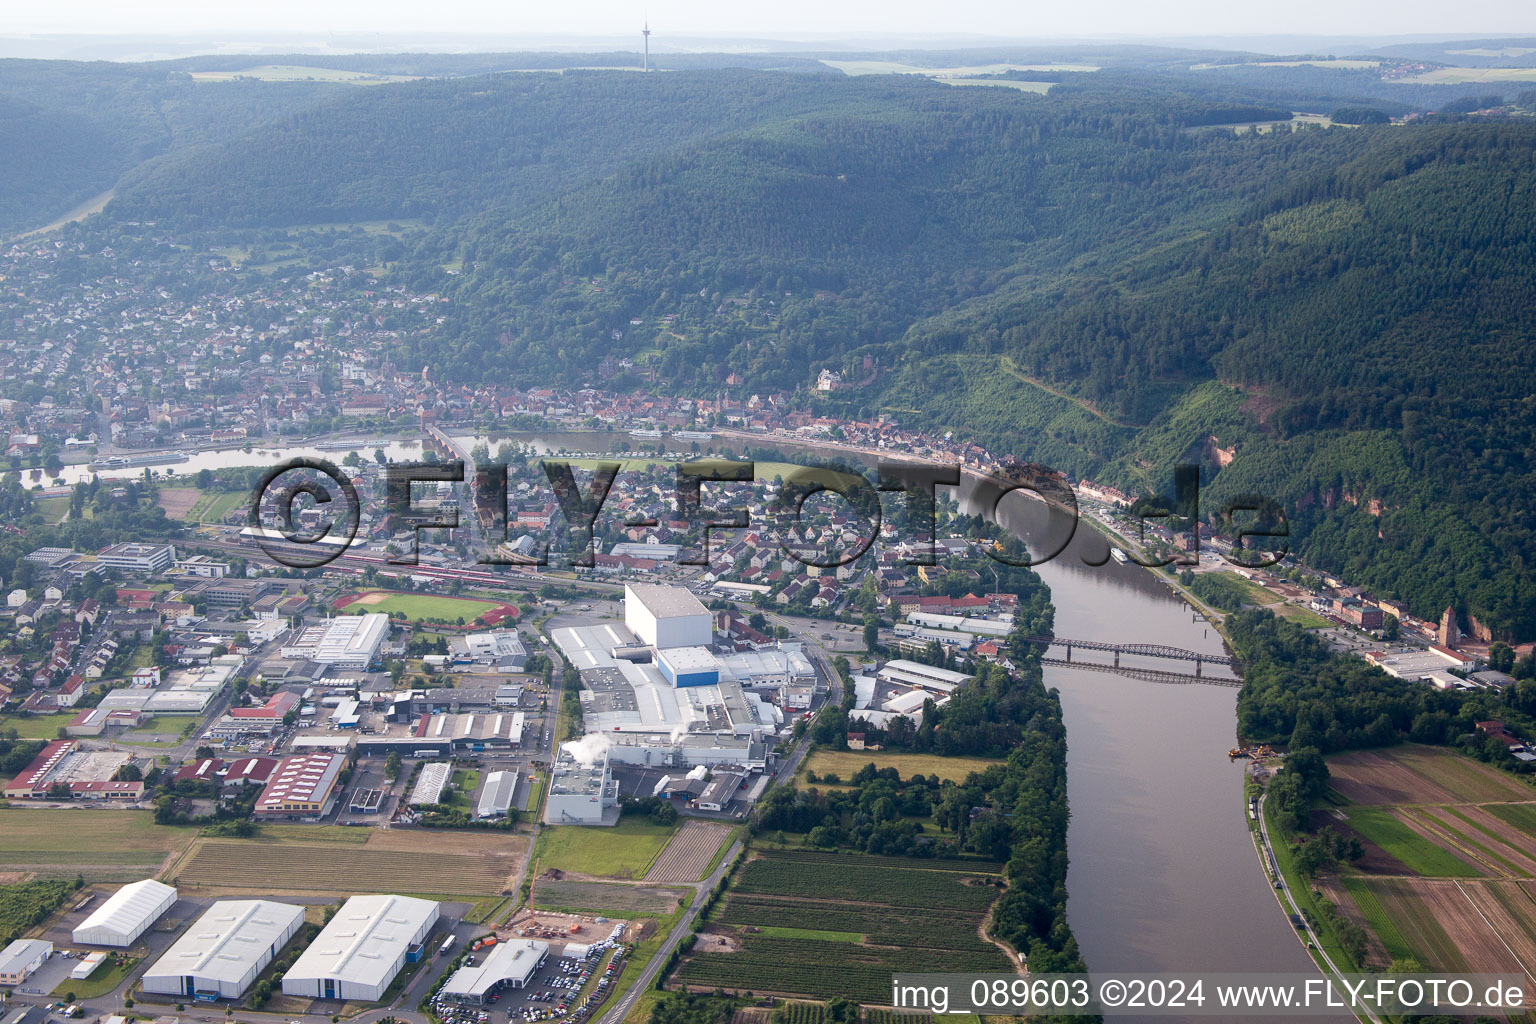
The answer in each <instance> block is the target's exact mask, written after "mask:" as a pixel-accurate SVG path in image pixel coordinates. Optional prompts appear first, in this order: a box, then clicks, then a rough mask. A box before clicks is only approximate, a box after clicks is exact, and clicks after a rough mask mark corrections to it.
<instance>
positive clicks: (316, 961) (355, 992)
mask: <svg viewBox="0 0 1536 1024" xmlns="http://www.w3.org/2000/svg"><path fill="white" fill-rule="evenodd" d="M437 918H438V905H437V904H436V903H433V902H432V901H431V900H419V899H414V898H412V897H410V896H353V897H352V898H351V899H349V900H347V902H346V905H345V906H343V907H342V908H341V909H340V910H338V911H337V912H336V916H335V917H333V918H331V923H330V924H328V925H326V926H325V929H324V930H323V931H322V932H321V933H320V934H319V935H318V936H317V937H316V938H315V941H314V942H312V943H310V945H309V948H308V949H306V950H305V951H304V952H303V953H302V954H300V956H299V958H298V959H297V960H296V961H294V964H293V966H292V967H291V968H289V970H288V973H287V974H285V975H283V994H284V995H289V996H306V997H308V998H310V999H342V1000H345V999H355V1000H358V1001H360V1002H365V1003H374V1002H378V1001H379V999H381V998H382V997H383V995H384V991H385V990H386V989H387V988H389V984H390V982H392V981H394V980H395V975H397V974H399V973H400V968H402V967H404V966H405V963H406V958H407V956H408V955H410V954H412V952H413V951H417V947H419V946H420V945H421V944H422V942H423V941H424V940H425V939H426V937H427V936H428V935H430V934H431V932H432V927H433V925H435V924H437Z"/></svg>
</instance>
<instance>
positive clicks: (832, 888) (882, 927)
mask: <svg viewBox="0 0 1536 1024" xmlns="http://www.w3.org/2000/svg"><path fill="white" fill-rule="evenodd" d="M1000 867H1001V866H1000V865H996V864H979V865H978V864H969V863H966V862H963V861H924V860H919V859H913V860H906V859H902V858H891V857H863V856H860V855H857V854H852V855H844V856H828V855H824V854H800V853H777V852H775V853H767V854H761V855H759V856H757V857H755V858H754V859H752V860H750V861H748V862H747V863H746V864H745V865H743V866H742V868H741V869H740V873H739V875H738V876H737V878H736V881H735V882H734V883H733V884H732V886H731V889H730V892H729V893H728V894H727V896H726V898H725V900H724V901H723V902H722V903H721V904H720V906H718V907H717V908H716V911H715V913H714V915H713V918H712V920H711V923H710V926H709V929H708V932H707V933H706V935H705V937H704V938H703V939H702V940H701V945H700V946H699V947H696V948H697V949H699V950H701V951H700V952H696V953H694V955H693V956H691V957H690V958H689V959H688V960H686V961H685V962H684V963H683V965H682V966H681V967H680V968H679V969H678V971H677V973H676V974H675V975H674V976H673V980H674V981H675V982H677V983H678V984H681V985H688V986H697V987H700V988H714V987H716V986H719V987H722V988H726V989H737V990H740V991H746V990H748V989H750V990H752V991H755V992H773V993H781V994H788V995H799V996H808V997H811V998H820V999H831V998H837V997H839V996H842V997H847V998H850V999H854V1000H857V1001H860V1002H866V1003H877V1004H878V1003H884V1002H886V1001H887V1000H888V998H889V994H890V979H891V974H892V972H896V971H912V970H924V971H996V972H1007V971H1009V970H1011V969H1013V967H1014V965H1013V964H1012V963H1011V961H1010V959H1009V957H1008V956H1007V955H1006V954H1005V953H1004V952H1003V951H1002V950H1001V949H1000V948H999V947H998V946H996V945H994V944H992V943H991V942H989V941H987V940H986V939H984V938H982V936H981V934H980V928H981V923H982V920H983V918H984V917H985V915H986V913H987V910H988V908H989V907H990V906H991V905H992V903H993V902H994V901H995V900H996V899H997V896H998V893H999V892H1000V889H999V888H998V886H999V885H1000V884H1001V879H1000V878H999V877H998V876H997V875H995V874H991V873H990V872H989V871H986V870H981V869H990V870H992V871H995V870H998V869H1000ZM828 964H836V965H837V969H836V970H835V971H829V970H827V965H828Z"/></svg>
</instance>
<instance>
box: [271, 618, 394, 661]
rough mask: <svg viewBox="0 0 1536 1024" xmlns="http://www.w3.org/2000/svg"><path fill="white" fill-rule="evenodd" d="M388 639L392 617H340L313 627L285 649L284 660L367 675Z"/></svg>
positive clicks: (283, 651)
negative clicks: (351, 670)
mask: <svg viewBox="0 0 1536 1024" xmlns="http://www.w3.org/2000/svg"><path fill="white" fill-rule="evenodd" d="M388 636H389V616H388V615H380V614H379V613H377V612H369V613H368V614H366V615H340V616H337V617H336V618H334V619H327V620H326V621H325V622H321V623H317V624H316V625H313V626H310V627H308V628H307V629H305V630H304V632H302V633H300V634H299V636H298V638H297V639H295V640H294V641H293V642H292V643H290V644H287V645H286V646H284V647H283V649H282V652H281V653H282V656H283V657H284V658H290V659H293V660H295V661H312V662H314V663H315V664H317V665H325V666H327V667H329V668H334V669H343V670H346V669H356V670H363V671H366V670H367V669H368V668H369V667H370V666H372V665H373V664H374V662H376V661H378V659H379V651H380V650H381V649H382V648H383V646H384V640H385V638H386V637H388Z"/></svg>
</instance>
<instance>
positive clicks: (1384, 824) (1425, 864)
mask: <svg viewBox="0 0 1536 1024" xmlns="http://www.w3.org/2000/svg"><path fill="white" fill-rule="evenodd" d="M1344 814H1345V816H1346V818H1347V821H1348V824H1349V827H1350V828H1352V829H1354V830H1355V831H1356V832H1358V833H1359V834H1360V837H1361V838H1362V839H1365V840H1366V841H1368V842H1371V843H1374V844H1375V845H1376V846H1378V847H1380V848H1381V850H1382V851H1383V852H1384V853H1386V854H1387V855H1388V856H1390V857H1392V858H1394V859H1395V860H1397V861H1398V862H1399V863H1400V864H1402V865H1403V867H1404V868H1406V869H1407V870H1409V871H1411V872H1413V873H1414V874H1416V875H1428V876H1444V877H1459V878H1471V877H1475V876H1477V875H1478V874H1480V872H1479V871H1478V870H1477V869H1476V868H1474V867H1472V866H1471V865H1470V864H1468V863H1466V861H1464V860H1462V859H1461V858H1460V857H1458V856H1456V855H1455V854H1454V853H1452V852H1450V851H1449V850H1445V849H1442V848H1441V847H1439V846H1436V845H1434V844H1433V843H1431V842H1426V841H1425V839H1424V836H1423V835H1422V834H1420V833H1419V832H1417V831H1415V830H1414V829H1413V828H1411V827H1410V826H1409V825H1407V824H1406V823H1405V822H1404V821H1403V819H1401V818H1399V817H1398V816H1397V815H1396V814H1394V813H1393V812H1392V809H1391V808H1388V807H1351V808H1348V809H1347V810H1345V812H1344Z"/></svg>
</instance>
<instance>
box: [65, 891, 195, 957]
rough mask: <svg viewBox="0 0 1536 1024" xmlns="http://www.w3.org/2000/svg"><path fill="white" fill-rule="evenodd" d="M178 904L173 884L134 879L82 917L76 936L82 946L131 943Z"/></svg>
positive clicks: (77, 941)
mask: <svg viewBox="0 0 1536 1024" xmlns="http://www.w3.org/2000/svg"><path fill="white" fill-rule="evenodd" d="M175 904H176V890H175V889H173V888H171V887H170V886H169V885H165V884H163V883H160V882H157V881H155V880H154V879H152V878H146V879H144V880H143V881H142V882H130V883H129V884H127V885H125V886H123V887H122V888H121V889H119V890H117V892H115V893H113V894H112V895H111V897H109V898H108V899H107V901H106V902H105V903H103V904H102V905H101V906H99V907H97V908H96V912H95V913H94V914H92V915H91V916H90V917H88V918H86V919H85V920H84V921H81V922H80V927H78V928H76V929H75V931H74V934H73V938H74V940H75V942H76V944H78V945H81V946H117V947H126V946H131V945H133V944H134V943H135V942H137V941H138V938H139V936H140V935H143V934H144V933H145V932H147V931H149V929H150V928H151V927H153V926H154V923H155V922H156V921H158V920H160V918H161V916H162V915H163V914H164V913H165V912H166V911H167V910H170V909H171V907H173V906H174V905H175Z"/></svg>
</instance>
